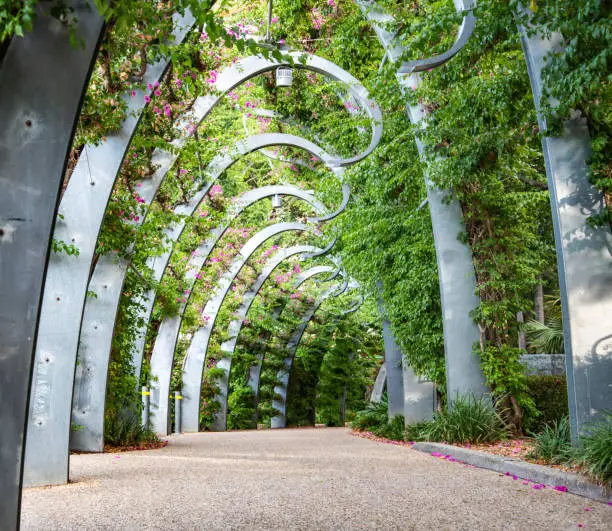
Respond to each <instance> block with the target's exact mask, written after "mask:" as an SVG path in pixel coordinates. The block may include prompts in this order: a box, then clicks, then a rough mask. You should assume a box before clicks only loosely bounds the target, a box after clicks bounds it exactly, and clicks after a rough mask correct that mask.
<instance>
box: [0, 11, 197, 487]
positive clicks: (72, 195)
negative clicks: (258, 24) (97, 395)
mask: <svg viewBox="0 0 612 531" xmlns="http://www.w3.org/2000/svg"><path fill="white" fill-rule="evenodd" d="M45 18H46V17H45ZM81 18H82V17H79V24H80V20H81ZM84 20H85V19H84ZM173 20H174V21H175V27H176V30H175V31H174V33H173V35H174V42H181V41H182V40H183V39H184V37H185V35H186V34H187V31H188V29H189V27H191V25H192V23H193V18H192V17H191V15H189V14H186V15H185V16H184V17H180V16H178V15H176V16H175V17H173ZM96 40H97V39H96ZM45 55H46V54H45ZM64 60H65V59H64ZM5 61H6V59H5ZM32 64H37V63H32ZM168 64H169V63H168V61H165V60H160V61H158V62H157V63H155V64H153V65H148V67H147V70H146V74H145V77H144V79H143V84H144V85H145V86H146V84H147V83H151V84H152V83H154V82H155V81H157V80H161V78H162V76H163V74H164V72H165V71H166V68H167V66H168ZM39 75H40V74H39ZM52 77H53V73H50V74H49V78H52ZM38 79H40V77H39V78H38ZM13 81H14V80H13ZM12 90H13V91H14V90H15V86H14V83H13V86H12ZM135 92H136V96H135V97H134V98H132V97H130V96H129V95H127V94H125V95H124V96H123V101H124V102H125V104H126V105H127V118H126V119H125V121H124V122H123V124H122V126H121V129H120V131H119V132H118V133H117V134H114V135H109V136H108V137H107V139H106V142H100V144H99V145H97V146H93V145H87V146H86V147H85V148H84V150H83V153H82V155H81V157H80V158H79V161H78V162H77V165H76V167H75V168H74V171H73V173H72V176H71V178H70V181H69V183H68V186H67V188H66V191H65V192H64V195H63V197H62V200H61V203H60V206H59V213H60V214H62V215H63V219H62V220H61V222H59V223H57V225H56V226H55V230H54V232H53V237H54V238H55V239H57V240H61V241H64V242H66V243H72V244H74V245H75V246H76V247H78V249H79V255H78V256H67V255H63V254H58V253H53V254H52V255H51V257H50V260H49V267H48V270H47V275H46V277H45V287H44V294H43V297H42V303H41V307H40V323H39V326H38V342H37V345H36V351H35V367H34V371H35V373H36V374H38V373H40V374H41V377H40V378H38V377H36V378H35V381H34V385H33V386H32V390H31V393H30V403H31V404H32V407H31V409H30V414H29V417H28V425H27V443H26V453H25V472H24V479H25V483H26V484H27V485H28V486H35V485H52V484H62V483H66V482H67V481H68V459H69V455H68V438H69V434H70V405H71V401H72V389H73V387H72V383H73V378H74V370H75V363H76V353H77V346H78V338H79V329H80V323H81V316H82V313H83V304H84V302H85V295H86V292H87V283H88V281H89V273H90V268H91V262H92V258H93V255H94V251H95V246H96V241H97V238H98V232H99V229H100V226H101V224H102V219H103V217H104V211H105V210H106V203H107V201H108V198H109V196H110V193H111V191H112V188H113V186H114V183H115V179H116V175H117V173H118V171H119V168H120V166H121V163H122V161H123V158H124V155H125V153H126V151H127V148H128V146H129V143H130V140H131V138H132V136H133V134H134V131H135V130H136V127H137V126H138V122H139V120H140V116H141V114H142V110H143V108H144V95H145V94H144V92H143V91H141V90H140V89H135ZM37 97H38V96H37ZM73 98H74V99H75V101H78V98H77V97H76V96H73ZM55 104H56V103H55V102H53V103H48V105H49V106H50V107H53V106H54V105H55ZM50 145H52V144H50ZM26 159H30V157H26ZM155 162H156V163H157V161H155ZM90 169H91V171H90ZM149 181H150V182H149ZM149 181H143V183H142V187H141V192H140V193H141V195H142V196H143V197H144V198H146V199H148V197H147V195H148V196H149V197H150V198H151V199H152V198H153V195H154V193H155V190H154V189H152V188H155V186H156V184H158V183H159V182H160V181H161V176H160V175H158V174H157V173H156V175H155V176H154V177H153V178H152V179H150V180H149Z"/></svg>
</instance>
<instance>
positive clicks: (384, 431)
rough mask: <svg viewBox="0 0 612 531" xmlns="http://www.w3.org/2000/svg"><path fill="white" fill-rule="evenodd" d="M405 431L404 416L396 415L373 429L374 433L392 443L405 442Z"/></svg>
mask: <svg viewBox="0 0 612 531" xmlns="http://www.w3.org/2000/svg"><path fill="white" fill-rule="evenodd" d="M405 429H406V428H405V421H404V416H403V415H395V417H393V418H392V419H390V420H388V421H387V422H385V423H384V424H383V425H381V426H375V427H373V428H372V433H373V434H374V435H378V436H379V437H384V438H385V439H389V440H391V441H403V440H404V430H405Z"/></svg>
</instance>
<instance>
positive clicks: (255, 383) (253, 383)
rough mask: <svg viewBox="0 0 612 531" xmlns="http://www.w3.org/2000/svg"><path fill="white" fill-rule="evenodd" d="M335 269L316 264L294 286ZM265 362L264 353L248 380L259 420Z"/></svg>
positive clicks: (274, 314) (252, 369)
mask: <svg viewBox="0 0 612 531" xmlns="http://www.w3.org/2000/svg"><path fill="white" fill-rule="evenodd" d="M333 271H334V269H333V268H332V267H330V266H314V267H311V268H310V269H308V270H306V271H303V272H302V273H300V274H299V275H298V277H297V278H296V279H295V282H294V284H293V288H294V290H296V291H297V290H298V289H299V287H300V286H301V285H302V284H303V283H304V282H306V281H307V280H308V279H310V278H312V277H314V276H316V275H320V274H322V273H332V272H333ZM336 271H340V269H339V268H338V269H337V270H336ZM333 278H335V276H334V277H329V278H327V279H324V280H323V281H324V282H327V281H329V280H333ZM282 311H283V307H280V308H277V309H276V310H275V311H273V312H272V318H273V319H274V320H277V319H278V318H279V317H280V315H281V313H282ZM263 362H264V356H263V354H260V355H258V361H257V363H256V364H254V365H252V366H251V367H250V369H249V378H248V381H247V385H248V386H249V387H250V389H251V391H253V396H254V400H253V402H254V405H255V421H257V405H258V402H259V382H260V378H261V371H262V367H263Z"/></svg>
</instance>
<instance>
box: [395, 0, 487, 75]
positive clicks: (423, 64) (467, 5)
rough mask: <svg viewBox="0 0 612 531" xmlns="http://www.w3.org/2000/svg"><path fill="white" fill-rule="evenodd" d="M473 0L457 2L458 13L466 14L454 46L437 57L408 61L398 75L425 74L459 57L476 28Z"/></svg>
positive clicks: (456, 0)
mask: <svg viewBox="0 0 612 531" xmlns="http://www.w3.org/2000/svg"><path fill="white" fill-rule="evenodd" d="M474 3H475V1H473V0H455V7H456V8H457V11H463V12H465V15H464V17H463V21H462V22H461V26H459V31H458V32H457V38H456V39H455V42H454V43H453V45H452V46H451V47H450V48H449V49H448V50H446V51H445V52H443V53H441V54H439V55H435V56H433V57H427V58H426V59H417V60H414V61H407V62H405V63H403V64H402V66H400V68H399V69H398V73H400V74H411V73H413V72H424V71H425V70H428V69H430V68H436V67H438V66H442V65H443V64H444V63H446V62H448V61H449V60H450V59H452V58H453V57H454V56H455V55H457V54H458V53H459V52H460V51H461V50H462V49H463V48H464V47H465V45H466V44H467V42H468V41H469V40H470V37H471V36H472V33H474V28H475V27H476V18H475V17H474V14H473V13H472V8H473V4H474Z"/></svg>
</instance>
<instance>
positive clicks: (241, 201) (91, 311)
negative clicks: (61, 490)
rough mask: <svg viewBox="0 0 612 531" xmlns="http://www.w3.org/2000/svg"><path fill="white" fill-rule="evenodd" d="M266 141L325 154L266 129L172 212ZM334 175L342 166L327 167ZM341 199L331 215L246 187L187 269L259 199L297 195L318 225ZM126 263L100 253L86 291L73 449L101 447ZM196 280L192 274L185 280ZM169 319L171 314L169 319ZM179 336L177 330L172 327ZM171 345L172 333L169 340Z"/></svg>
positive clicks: (220, 161)
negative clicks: (91, 295) (313, 213)
mask: <svg viewBox="0 0 612 531" xmlns="http://www.w3.org/2000/svg"><path fill="white" fill-rule="evenodd" d="M270 145H290V146H292V147H297V148H301V149H304V150H306V151H307V152H308V153H310V154H311V155H312V156H316V157H319V158H321V159H322V160H327V158H328V156H327V155H326V153H325V152H324V151H323V150H322V149H320V148H319V147H318V146H316V145H314V144H312V143H311V142H309V141H307V140H304V139H301V138H299V137H294V136H293V135H287V134H282V133H271V134H261V135H254V136H252V137H249V138H247V139H246V140H244V141H241V142H239V143H238V144H237V145H236V147H235V149H234V150H233V151H232V152H231V154H226V155H223V156H220V157H217V158H215V159H214V160H213V161H212V162H211V164H210V165H209V167H208V169H207V172H206V173H207V176H208V179H207V181H208V182H207V184H206V186H204V187H203V188H202V189H201V190H200V191H199V192H198V193H196V194H195V196H194V197H193V198H192V199H191V201H190V202H189V203H188V204H181V205H179V207H177V209H175V213H176V214H180V215H183V216H191V215H192V214H193V212H195V211H196V210H197V208H198V207H199V206H200V205H201V202H202V201H203V200H204V198H205V195H206V194H207V193H208V191H209V190H210V188H211V187H212V185H213V183H214V182H215V181H216V180H217V178H218V177H219V176H220V175H221V174H222V173H223V172H224V171H226V170H227V169H228V168H229V167H231V166H232V165H233V164H234V163H235V162H236V161H237V160H239V157H240V156H242V155H246V154H248V153H251V152H253V151H257V150H259V149H261V148H263V147H266V146H270ZM329 169H330V170H331V171H332V172H333V173H334V174H335V175H336V176H338V177H339V178H340V177H341V175H342V172H343V169H342V168H336V167H330V168H329ZM342 189H343V200H342V203H341V205H340V206H339V208H338V209H337V210H336V211H334V212H331V213H328V214H324V207H323V205H321V204H320V203H317V202H316V201H315V200H314V198H313V197H312V196H311V195H310V194H309V193H308V192H306V191H304V190H301V189H300V188H298V187H295V186H266V187H262V188H260V189H256V190H251V191H249V192H246V193H244V194H243V195H242V196H240V197H239V198H238V200H237V201H236V203H235V204H233V205H232V207H231V209H230V212H229V214H228V215H227V216H226V218H225V221H224V222H223V223H221V224H220V225H219V226H218V227H217V228H216V229H213V231H212V234H213V236H212V238H210V239H209V240H207V241H206V242H205V243H204V244H203V246H200V247H199V248H198V252H197V255H198V257H197V258H196V259H194V262H195V263H194V264H190V265H192V267H193V268H194V269H197V270H199V269H200V267H201V265H203V264H204V262H205V261H206V258H207V257H208V255H209V254H210V252H211V251H212V249H213V247H214V246H215V245H216V244H217V242H218V240H219V239H220V238H221V237H222V235H223V234H224V232H225V230H226V229H227V228H228V227H229V225H230V223H231V221H232V220H233V219H235V218H236V217H237V216H239V215H240V213H241V212H242V211H243V210H244V209H245V208H248V207H249V206H251V205H252V204H254V203H255V202H256V201H259V200H261V199H264V198H267V197H272V196H275V195H289V196H293V197H296V198H299V199H302V200H304V201H306V202H308V203H310V204H311V205H312V206H313V207H314V208H315V209H316V210H317V211H318V212H319V213H320V215H319V216H316V217H310V218H307V219H308V221H310V222H313V223H319V222H322V221H326V220H329V219H333V218H334V217H336V216H337V215H338V214H339V213H340V212H342V210H343V209H344V208H345V206H346V203H347V202H348V196H349V192H348V187H346V185H342ZM184 227H185V222H184V221H181V222H179V223H177V224H176V225H175V226H173V227H172V228H170V229H169V230H168V231H167V236H168V239H169V240H170V241H172V242H174V241H177V240H178V239H179V238H180V236H181V235H182V232H183V230H184ZM171 254H172V248H171V249H169V250H168V251H167V252H165V253H164V254H163V255H162V256H160V257H153V258H152V259H150V260H149V264H150V265H151V267H152V269H153V272H154V280H157V281H159V280H161V277H162V275H163V272H164V271H165V268H166V267H167V265H168V261H169V259H170V256H171ZM128 263H129V262H128V261H127V260H125V259H122V258H118V257H114V256H112V255H105V256H102V257H101V258H100V259H99V260H98V262H97V264H96V267H95V269H94V273H93V275H92V278H91V280H90V283H89V286H88V289H89V291H93V292H94V293H96V294H97V297H96V298H89V299H88V300H87V302H86V304H85V311H84V314H83V320H82V325H81V338H80V341H79V349H78V363H77V368H76V373H75V384H74V393H73V394H74V396H73V402H72V404H73V405H72V416H73V422H75V423H77V424H78V425H79V426H82V429H79V430H78V431H76V432H73V433H72V435H71V439H70V446H71V448H73V449H75V450H81V451H90V452H91V451H98V452H100V451H102V449H103V428H104V404H105V394H106V375H107V367H108V360H109V354H110V349H111V343H112V337H113V332H114V323H115V318H116V314H117V310H118V306H119V300H120V297H121V291H122V289H123V283H124V281H125V276H126V273H127V268H128ZM190 280H191V281H195V277H192V278H191V279H190ZM154 299H155V295H154V293H153V292H150V293H149V298H148V300H147V301H146V302H145V304H144V305H143V309H142V312H141V314H140V316H141V317H142V319H143V322H144V323H145V324H143V327H142V328H141V332H140V333H141V338H142V339H141V340H140V342H139V344H138V345H137V349H136V352H135V356H134V357H135V359H134V365H135V367H136V369H137V372H136V374H140V366H141V361H142V352H143V349H144V335H145V333H146V327H147V324H148V321H149V317H150V314H151V311H152V308H153V304H154ZM168 320H169V321H172V319H171V318H169V319H168ZM167 326H168V325H164V323H162V328H161V329H160V334H162V333H165V330H166V327H167ZM175 330H176V332H177V334H178V329H175ZM174 343H176V337H175V339H174Z"/></svg>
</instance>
